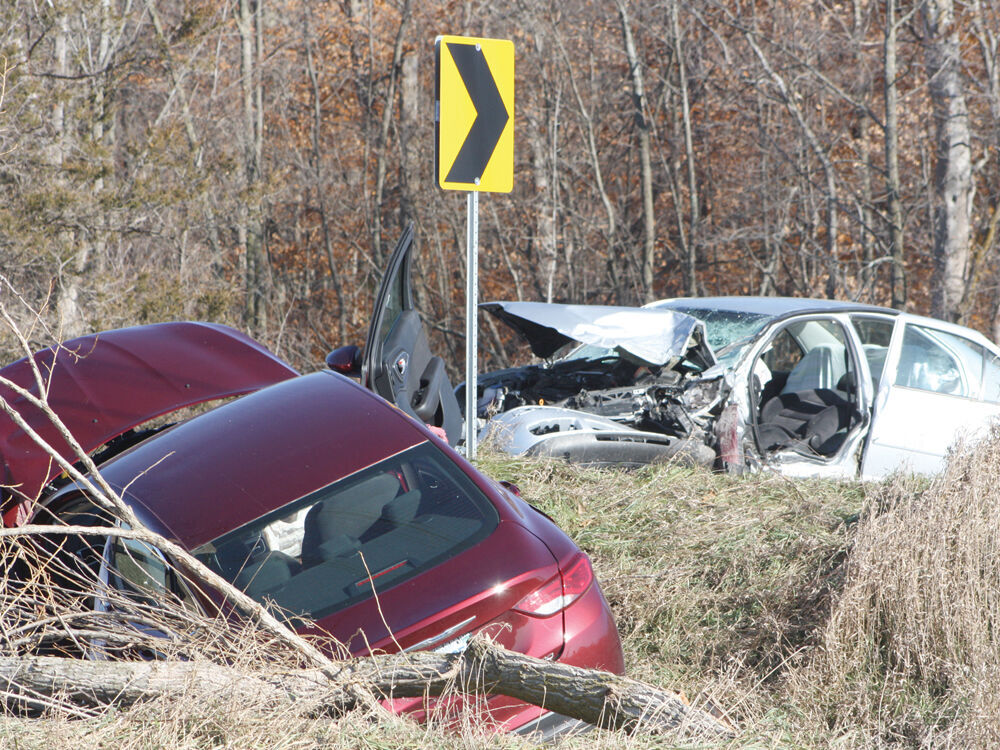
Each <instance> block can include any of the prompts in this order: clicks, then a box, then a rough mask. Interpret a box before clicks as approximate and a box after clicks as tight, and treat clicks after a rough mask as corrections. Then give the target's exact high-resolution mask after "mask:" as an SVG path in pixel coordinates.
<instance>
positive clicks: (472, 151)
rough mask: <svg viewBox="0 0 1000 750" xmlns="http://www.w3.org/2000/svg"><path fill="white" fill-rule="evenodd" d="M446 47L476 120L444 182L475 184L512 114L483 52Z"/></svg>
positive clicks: (454, 45)
mask: <svg viewBox="0 0 1000 750" xmlns="http://www.w3.org/2000/svg"><path fill="white" fill-rule="evenodd" d="M447 45H448V51H449V52H451V57H452V59H453V60H454V61H455V67H457V68H458V73H459V75H461V76H462V83H464V84H465V89H466V91H468V92H469V98H470V99H472V105H473V106H474V107H475V108H476V121H475V122H474V123H472V128H471V129H470V130H469V134H468V135H467V136H466V137H465V143H463V144H462V148H461V149H460V150H459V152H458V156H456V157H455V161H454V163H452V165H451V169H450V170H449V171H448V176H447V177H446V178H445V180H446V181H447V182H464V183H474V182H475V181H476V180H478V179H480V178H481V177H482V176H483V172H484V171H485V170H486V165H487V164H489V162H490V157H491V156H493V149H495V148H496V145H497V141H499V140H500V135H501V133H503V129H504V128H505V127H506V126H507V120H509V119H510V115H509V114H508V113H507V107H506V106H504V103H503V99H502V98H500V92H499V91H498V90H497V84H496V81H494V80H493V74H492V73H490V66H489V65H487V64H486V58H485V57H484V56H483V51H482V50H481V49H476V45H475V44H460V43H455V42H448V43H447Z"/></svg>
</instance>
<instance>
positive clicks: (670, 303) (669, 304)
mask: <svg viewBox="0 0 1000 750" xmlns="http://www.w3.org/2000/svg"><path fill="white" fill-rule="evenodd" d="M646 307H662V308H666V309H672V308H684V307H695V308H707V309H715V310H726V311H728V312H743V313H756V314H764V315H773V316H775V317H781V316H784V315H791V314H794V313H809V312H848V311H857V312H879V313H887V314H890V315H899V314H900V313H899V311H898V310H893V309H892V308H890V307H880V306H878V305H867V304H864V303H861V302H847V301H842V300H832V299H815V298H811V297H674V298H672V299H661V300H657V301H656V302H650V303H649V304H648V305H646Z"/></svg>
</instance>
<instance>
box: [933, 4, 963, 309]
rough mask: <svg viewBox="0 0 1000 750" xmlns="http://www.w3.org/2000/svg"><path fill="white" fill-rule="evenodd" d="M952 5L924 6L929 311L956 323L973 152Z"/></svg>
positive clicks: (960, 298) (961, 284)
mask: <svg viewBox="0 0 1000 750" xmlns="http://www.w3.org/2000/svg"><path fill="white" fill-rule="evenodd" d="M954 20H955V19H954V6H953V3H952V0H927V2H925V3H924V5H923V22H924V30H925V32H926V44H927V46H926V48H925V50H924V52H925V55H926V59H927V76H928V79H929V81H928V87H929V89H930V95H931V103H932V105H933V109H934V120H935V123H934V125H935V145H936V149H935V168H934V192H933V206H934V289H933V295H932V299H933V303H932V312H933V314H934V315H935V316H936V317H939V318H942V319H944V320H950V321H956V320H957V319H958V316H959V312H960V308H961V304H962V299H963V297H964V296H965V291H966V277H967V271H968V268H969V208H970V201H971V197H972V150H971V147H970V139H971V134H970V132H969V111H968V108H967V107H966V103H965V94H964V92H963V87H962V70H961V59H960V49H959V38H958V30H957V28H956V27H955V23H954Z"/></svg>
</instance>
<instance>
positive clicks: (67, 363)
mask: <svg viewBox="0 0 1000 750" xmlns="http://www.w3.org/2000/svg"><path fill="white" fill-rule="evenodd" d="M408 249H409V240H408V238H407V237H404V241H403V242H402V243H401V246H400V247H399V248H397V253H396V255H395V256H394V259H393V266H392V269H391V271H392V272H391V273H389V274H387V278H386V282H385V284H384V287H383V291H382V293H381V294H380V297H379V299H380V303H379V307H378V309H379V310H380V312H379V313H378V314H376V316H375V318H374V320H373V326H372V335H371V336H370V337H369V343H368V347H367V352H366V353H367V355H368V359H367V361H366V362H365V364H364V366H363V370H364V375H365V378H366V382H369V383H371V382H374V381H378V380H379V379H381V380H382V381H383V385H384V386H385V387H387V388H389V389H390V390H391V391H392V393H393V396H394V398H395V400H396V402H397V404H399V405H400V408H394V407H393V406H391V405H390V404H388V403H386V401H385V400H383V399H382V398H380V397H379V396H377V395H375V394H373V393H372V392H371V391H370V390H368V389H366V388H363V387H362V386H360V385H358V384H357V383H355V382H354V381H352V380H350V379H348V378H346V377H344V376H343V375H341V374H339V373H337V372H333V371H331V370H325V371H322V372H316V373H313V374H310V375H298V374H296V373H295V372H294V371H293V370H292V369H291V368H290V367H288V365H286V364H284V363H283V362H281V361H280V360H278V359H277V358H276V357H274V356H273V355H272V354H270V353H269V352H268V351H267V350H266V349H264V348H263V347H261V346H260V345H259V344H257V343H256V342H253V341H252V340H250V339H248V338H246V337H245V336H243V335H241V334H239V333H238V332H236V331H234V330H232V329H228V328H225V327H223V326H214V325H206V324H198V323H168V324H160V325H152V326H142V327H137V328H130V329H123V330H119V331H109V332H106V333H102V334H98V335H96V336H88V337H84V338H83V339H78V340H76V341H73V342H68V343H67V344H65V345H64V346H63V347H62V348H60V349H58V350H56V351H55V353H53V351H52V350H46V351H45V352H42V353H40V354H39V355H37V356H36V359H37V360H38V361H39V362H41V363H42V365H43V368H42V371H43V372H45V373H46V374H47V375H48V377H49V382H50V386H49V388H50V395H49V398H50V401H51V402H52V404H53V405H54V406H55V408H56V411H57V412H58V413H59V414H60V415H61V416H62V418H63V420H64V421H65V422H66V423H67V425H68V426H69V427H70V429H71V430H72V431H73V432H74V434H75V435H76V436H77V438H78V439H79V440H80V442H81V444H82V445H83V446H84V448H85V449H87V450H88V451H89V450H97V449H100V448H102V446H103V450H104V451H105V454H106V455H109V456H111V457H110V458H108V459H107V460H106V461H104V463H103V464H102V465H101V472H102V474H103V476H104V477H105V479H107V481H108V482H110V483H111V485H113V486H114V487H115V488H117V489H118V490H119V491H120V492H121V493H122V496H123V497H124V499H125V500H126V501H127V502H128V503H129V504H130V505H131V506H132V508H133V509H134V510H135V512H136V514H137V515H138V516H139V517H140V518H141V519H142V520H143V521H144V522H145V523H146V524H147V525H148V526H149V527H150V528H151V529H153V530H155V531H157V532H159V533H160V534H162V535H164V536H166V537H168V538H171V539H175V540H177V541H178V542H180V544H182V545H183V546H184V547H186V548H187V549H189V550H191V551H192V552H193V553H194V554H195V555H197V556H198V557H199V558H200V559H201V560H202V561H203V562H205V563H206V564H207V565H209V566H210V567H212V568H213V569H214V570H215V571H217V572H218V573H220V574H222V575H223V576H224V577H225V578H227V579H228V580H230V581H232V582H233V583H235V584H236V585H237V586H239V587H240V588H242V589H243V590H245V591H246V592H247V593H248V594H250V595H251V596H252V597H254V598H255V599H257V600H258V601H261V602H266V603H267V604H268V605H269V606H271V607H273V608H274V609H275V610H276V611H279V612H281V613H283V614H284V615H285V616H286V617H288V618H289V619H291V620H292V621H293V622H296V621H297V622H298V623H299V625H300V629H301V630H302V631H303V632H310V633H319V634H329V635H330V636H332V637H333V638H335V639H336V640H337V641H339V642H342V643H345V644H347V645H348V648H349V649H350V651H351V653H352V654H355V655H360V654H365V653H369V652H372V651H385V652H392V651H397V650H399V649H400V648H401V649H403V650H417V649H440V650H455V649H461V648H462V647H463V645H464V643H465V642H466V641H467V639H468V638H469V636H470V635H471V634H473V633H477V632H481V631H486V632H489V633H491V634H493V635H494V636H495V637H496V639H497V640H498V641H499V642H500V643H501V644H503V645H504V646H506V647H508V648H511V649H514V650H517V651H520V652H523V653H526V654H530V655H532V656H536V657H539V658H545V659H554V660H557V661H559V662H562V663H566V664H573V665H578V666H585V667H594V668H598V669H605V670H609V671H612V672H618V673H621V672H622V671H623V659H622V650H621V644H620V642H619V638H618V634H617V631H616V630H615V626H614V622H613V619H612V617H611V614H610V612H609V610H608V606H607V603H606V601H605V599H604V597H603V595H602V593H601V590H600V588H599V586H598V584H597V581H596V580H594V574H593V571H592V570H591V566H590V561H589V559H588V558H587V556H586V555H585V554H584V553H583V552H581V551H580V550H579V548H577V547H576V546H575V545H574V544H573V542H572V541H570V539H569V538H568V537H567V536H566V535H565V534H564V533H563V532H562V531H560V530H559V528H558V527H556V525H555V524H554V523H552V521H550V520H549V519H548V518H547V517H546V516H544V515H543V514H542V513H540V512H538V511H536V510H535V509H534V508H532V507H531V506H530V505H529V504H528V503H526V502H525V501H524V500H523V499H521V498H520V497H518V496H517V495H516V494H514V493H512V492H510V491H508V490H507V489H506V488H504V487H502V486H501V485H500V484H498V483H496V482H494V481H493V480H491V479H488V478H487V477H485V476H483V475H482V474H480V473H479V472H478V471H476V469H475V468H474V467H472V466H471V465H470V464H469V463H467V462H466V461H465V460H464V459H463V458H462V457H461V456H460V455H459V454H457V453H456V452H455V451H454V450H452V449H451V448H450V447H449V446H448V445H447V442H446V441H444V440H442V439H440V438H438V437H437V436H436V435H435V434H434V432H433V431H432V430H430V429H429V428H428V426H427V425H428V424H429V425H432V426H434V427H437V428H442V429H443V430H444V432H446V433H447V434H449V435H450V436H456V435H457V434H458V432H459V431H460V424H458V425H456V423H455V419H454V415H455V414H456V413H457V402H455V401H454V398H455V397H454V395H453V393H452V389H451V385H450V383H448V380H447V377H446V376H445V375H444V371H443V367H442V366H441V363H440V360H436V358H434V357H432V356H431V355H430V354H429V352H428V350H427V347H426V338H425V337H424V335H423V331H422V326H421V325H420V322H419V317H417V316H416V313H415V312H414V311H413V310H412V309H411V305H410V295H409V284H408V281H407V278H406V277H407V266H408V261H407V256H408ZM387 299H388V300H389V303H388V304H386V300H387ZM373 356H374V357H375V358H374V359H373ZM352 358H353V355H350V356H347V357H346V359H345V355H344V353H343V352H341V354H340V355H338V356H334V357H332V360H333V364H334V365H339V367H340V368H341V369H352V368H353V367H354V366H356V365H357V364H358V362H357V361H352ZM27 365H28V363H27V362H25V361H21V362H18V363H15V364H13V365H10V366H9V367H7V368H4V369H3V370H2V371H0V375H2V376H3V377H6V378H8V379H10V380H13V381H14V382H18V383H22V384H25V385H28V384H30V383H31V382H32V377H31V372H30V369H29V368H28V367H27ZM411 372H412V373H415V374H414V375H413V377H412V378H410V373H411ZM49 374H50V375H49ZM237 394H245V395H242V396H241V397H239V398H236V399H233V400H230V401H228V402H227V403H224V404H223V405H221V406H218V407H217V408H215V409H213V410H211V411H208V412H206V413H204V414H201V415H200V416H197V417H194V418H192V419H190V420H188V421H183V422H180V423H178V424H176V425H173V426H170V427H168V428H166V429H162V430H153V431H150V432H151V434H147V433H143V432H141V431H139V430H137V429H136V428H137V427H138V426H139V425H141V424H143V423H144V422H147V421H148V420H150V419H151V418H152V417H155V416H157V415H162V414H164V413H170V412H172V411H175V410H177V409H179V408H181V407H184V406H187V405H190V404H194V403H198V402H200V401H205V400H209V399H215V398H221V397H225V396H233V395H237ZM0 395H2V396H3V397H4V398H7V399H8V400H9V401H11V402H12V403H14V404H15V405H16V406H17V408H18V409H19V411H20V412H21V413H22V414H23V415H24V416H25V418H26V420H27V421H28V422H29V424H31V425H32V426H33V427H35V428H37V429H39V430H40V431H41V432H42V433H43V434H44V435H45V436H47V437H49V438H50V439H51V440H53V441H54V444H55V445H56V447H57V448H58V449H60V450H62V451H63V452H64V453H66V454H67V455H69V449H68V447H67V446H65V445H64V444H62V443H61V442H60V441H58V440H57V439H56V437H55V435H54V433H53V432H52V430H51V429H50V428H49V427H48V426H47V425H46V422H45V419H44V417H43V416H42V415H41V414H39V413H35V412H34V411H33V409H32V407H30V405H28V404H26V403H24V402H23V401H21V400H19V399H18V398H17V397H16V395H15V394H13V393H11V392H2V391H0ZM404 411H405V412H408V413H404ZM411 415H412V416H411ZM414 416H415V417H416V418H414ZM2 420H3V421H0V453H2V459H3V471H4V474H5V477H4V481H3V484H5V485H7V486H16V487H17V488H18V489H17V490H16V492H17V493H18V494H15V495H12V496H10V497H8V498H6V505H5V507H6V508H7V511H6V514H5V520H6V521H7V522H8V523H13V522H17V521H18V520H20V519H21V518H23V517H24V515H25V513H24V508H26V507H27V505H25V504H20V503H19V501H22V500H25V499H26V498H33V497H35V496H36V495H40V496H41V497H42V506H43V507H44V509H45V511H44V512H45V513H46V514H49V513H51V514H54V515H55V516H58V517H62V518H64V519H66V520H68V521H70V522H74V523H79V522H85V521H86V519H87V518H89V517H91V516H92V515H93V508H92V505H91V503H90V502H89V501H88V500H87V498H86V496H85V495H84V493H82V492H81V491H80V490H79V489H78V488H77V487H76V486H75V485H73V484H64V485H63V486H61V487H56V486H55V485H54V484H53V483H52V480H53V478H54V474H55V471H56V469H55V468H54V467H53V466H52V465H51V462H50V461H49V460H48V459H47V458H46V457H44V456H41V455H40V453H39V451H38V450H37V449H35V448H34V447H33V445H32V444H29V442H28V439H27V438H26V436H25V435H24V434H23V432H22V431H21V430H20V429H18V428H16V426H15V425H13V423H11V422H10V421H9V420H8V419H7V418H6V417H2ZM55 484H58V480H57V481H56V483H55ZM100 557H101V558H102V560H103V562H101V563H100V564H101V565H102V566H103V567H102V570H101V571H100V574H101V575H102V577H104V580H108V581H109V582H111V583H112V584H113V585H115V586H116V587H118V588H119V589H120V590H122V591H123V592H126V593H129V592H132V593H133V594H134V595H137V596H139V595H141V596H148V592H149V591H150V589H152V590H154V591H162V592H163V594H164V596H166V595H168V594H173V595H175V596H177V597H180V598H181V599H182V600H183V601H186V602H188V603H190V604H191V606H203V607H204V606H206V605H207V603H206V602H203V601H200V597H199V595H198V594H197V592H193V591H191V590H189V589H188V588H187V587H186V586H185V584H184V583H183V582H182V581H180V580H179V579H178V577H177V576H174V575H171V574H170V572H169V565H168V561H167V559H166V558H165V556H164V555H163V554H162V553H161V552H160V551H159V550H156V549H153V548H151V547H149V546H148V545H145V544H143V543H140V542H136V541H131V540H115V539H109V540H108V541H107V543H106V545H105V549H104V553H103V555H101V556H100ZM304 623H314V624H309V625H308V626H307V625H305V624H304ZM489 706H490V708H491V714H492V719H493V720H495V721H496V722H498V723H499V724H501V725H502V726H504V727H505V728H507V729H510V730H525V731H529V730H531V731H540V732H543V733H546V734H548V733H553V732H558V731H561V730H563V729H566V728H568V727H569V726H571V725H572V724H571V722H569V721H568V720H566V719H565V717H561V716H557V715H555V714H551V713H548V712H545V711H543V710H542V709H540V708H537V707H534V706H526V705H524V704H523V703H518V702H515V701H513V700H510V699H507V698H504V697H497V698H494V699H491V701H490V702H489ZM393 708H394V709H396V710H405V711H409V712H414V713H417V714H419V713H420V712H421V711H422V710H423V709H424V706H423V705H422V701H420V700H408V701H396V702H395V703H394V705H393Z"/></svg>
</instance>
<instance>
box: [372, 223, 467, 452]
mask: <svg viewBox="0 0 1000 750" xmlns="http://www.w3.org/2000/svg"><path fill="white" fill-rule="evenodd" d="M412 249H413V224H412V223H411V224H409V225H408V226H407V227H406V229H405V230H404V231H403V235H402V236H401V237H400V238H399V242H397V243H396V249H395V250H394V251H393V253H392V257H391V258H390V259H389V265H388V267H387V268H386V272H385V276H383V277H382V286H381V287H380V288H379V292H378V296H377V297H376V298H375V311H374V314H373V315H372V322H371V328H369V330H368V341H367V344H366V346H365V354H364V360H363V361H362V365H361V383H362V385H364V386H365V387H366V388H368V389H369V390H372V391H374V392H375V393H377V394H378V395H379V396H381V397H382V398H384V399H386V400H387V401H389V402H390V403H393V404H396V406H398V407H399V408H400V409H402V410H403V411H404V412H406V413H407V414H409V415H410V416H412V417H414V418H415V419H418V420H420V421H421V422H423V423H424V424H428V425H432V426H434V427H441V428H443V429H444V431H445V433H446V434H447V435H448V442H449V443H450V444H451V445H455V444H456V443H457V442H458V438H459V436H460V435H461V432H462V416H461V412H460V410H459V406H458V399H457V398H456V397H455V393H454V389H453V388H452V385H451V381H450V380H449V379H448V374H447V373H446V372H445V367H444V360H443V359H441V357H436V356H434V355H432V354H431V351H430V347H429V345H428V343H427V334H426V332H425V331H424V324H423V321H422V320H421V319H420V315H419V314H418V313H417V311H416V310H415V309H414V308H413V295H412V293H411V290H410V251H411V250H412Z"/></svg>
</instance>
